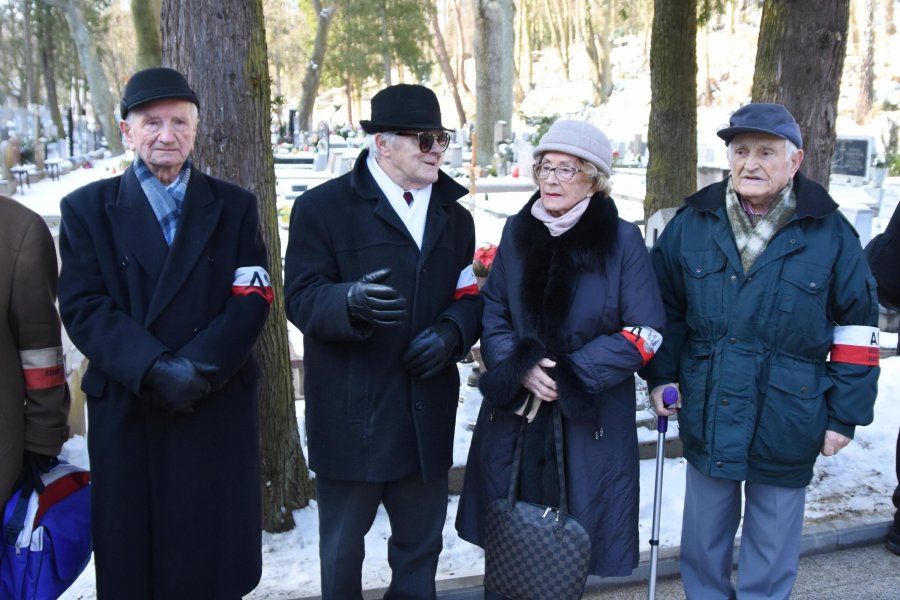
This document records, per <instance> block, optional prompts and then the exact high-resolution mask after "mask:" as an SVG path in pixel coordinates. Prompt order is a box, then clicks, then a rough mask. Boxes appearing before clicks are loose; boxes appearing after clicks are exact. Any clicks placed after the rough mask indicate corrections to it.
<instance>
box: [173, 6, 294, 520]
mask: <svg viewBox="0 0 900 600" xmlns="http://www.w3.org/2000/svg"><path fill="white" fill-rule="evenodd" d="M161 21H162V25H163V27H162V31H163V35H162V49H163V59H164V61H163V62H164V63H166V64H168V65H171V66H172V67H173V68H175V69H177V70H178V71H180V72H181V73H183V74H184V76H185V77H186V78H187V80H188V81H189V82H190V83H191V86H192V87H193V89H194V90H195V91H196V92H197V95H198V96H199V97H200V105H201V112H200V129H199V132H198V134H197V141H196V145H195V147H194V152H193V157H194V162H195V164H196V167H197V169H199V170H200V171H201V172H203V173H207V174H209V175H213V176H216V177H221V178H223V179H227V180H229V181H233V182H235V183H237V184H238V185H241V186H243V187H245V188H247V189H248V190H250V191H251V192H253V193H254V194H256V197H257V199H258V201H259V217H260V225H261V229H262V235H263V238H264V240H265V242H266V244H267V246H268V247H269V254H270V259H269V263H270V264H269V270H270V274H271V280H272V291H273V292H274V296H275V301H274V302H273V304H272V310H271V312H270V313H269V319H268V321H267V322H266V326H265V328H264V329H263V332H262V335H261V336H260V339H259V341H258V342H257V344H256V348H255V349H254V355H255V356H256V359H257V362H258V363H259V365H260V367H261V370H262V376H261V378H260V382H259V394H260V427H261V430H262V431H261V443H262V482H261V483H262V496H263V528H264V529H265V530H266V531H272V532H274V531H287V530H289V529H291V528H293V527H294V519H293V511H294V510H295V509H298V508H302V507H304V506H306V505H307V504H308V503H309V498H310V496H311V494H312V485H311V482H310V480H309V471H308V470H307V467H306V461H305V460H304V458H303V454H302V452H301V450H300V436H299V432H298V430H297V417H296V412H295V409H294V401H295V399H294V388H293V384H292V383H291V365H290V351H289V349H288V338H287V321H286V318H285V313H284V284H283V278H282V268H281V243H280V239H279V229H278V223H277V220H276V211H275V168H274V157H273V154H272V147H271V145H270V144H269V135H270V132H269V121H270V108H271V107H270V103H269V73H268V64H267V59H266V40H265V30H264V26H263V12H262V2H261V0H199V1H198V0H193V1H192V0H165V2H164V3H163V7H162V19H161ZM210 56H216V57H217V59H216V60H208V58H209V57H210Z"/></svg>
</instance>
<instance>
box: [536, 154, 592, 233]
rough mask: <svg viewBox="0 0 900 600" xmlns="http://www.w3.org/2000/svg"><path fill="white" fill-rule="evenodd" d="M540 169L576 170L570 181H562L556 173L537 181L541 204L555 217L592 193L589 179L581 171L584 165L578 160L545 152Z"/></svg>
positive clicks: (568, 155) (564, 212)
mask: <svg viewBox="0 0 900 600" xmlns="http://www.w3.org/2000/svg"><path fill="white" fill-rule="evenodd" d="M541 167H547V168H550V169H555V168H557V167H569V168H572V169H578V171H577V172H576V173H575V176H574V177H573V178H572V179H571V181H562V180H561V179H560V178H559V176H558V175H557V171H552V172H550V174H549V175H548V176H547V178H546V179H538V185H539V186H540V189H541V204H543V205H544V208H545V209H547V212H549V213H550V214H551V215H553V216H555V217H559V216H562V215H564V214H566V213H567V212H569V210H570V209H571V208H572V207H573V206H575V205H576V204H578V203H579V202H581V201H582V200H584V199H585V198H587V197H588V196H590V195H592V194H593V193H594V189H593V184H592V182H591V178H590V176H589V175H588V174H587V173H585V172H584V171H583V170H582V169H583V168H584V165H583V163H582V162H581V159H580V158H577V157H575V156H572V155H571V154H565V153H563V152H546V153H545V154H544V157H543V159H541Z"/></svg>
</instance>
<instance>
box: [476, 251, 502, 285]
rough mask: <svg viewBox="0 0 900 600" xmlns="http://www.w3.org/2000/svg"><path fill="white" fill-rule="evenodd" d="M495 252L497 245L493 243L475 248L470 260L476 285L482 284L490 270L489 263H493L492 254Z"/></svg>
mask: <svg viewBox="0 0 900 600" xmlns="http://www.w3.org/2000/svg"><path fill="white" fill-rule="evenodd" d="M496 254H497V246H495V245H494V244H486V245H484V246H481V247H480V248H478V249H477V250H475V257H474V259H473V260H472V271H473V272H474V273H475V279H476V280H477V281H478V287H479V288H480V287H481V286H482V285H484V281H485V279H487V276H488V274H489V273H490V272H491V265H493V264H494V256H495V255H496Z"/></svg>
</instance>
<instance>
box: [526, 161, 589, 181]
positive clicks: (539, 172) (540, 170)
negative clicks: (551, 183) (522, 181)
mask: <svg viewBox="0 0 900 600" xmlns="http://www.w3.org/2000/svg"><path fill="white" fill-rule="evenodd" d="M582 171H584V169H576V168H575V167H565V166H563V167H551V166H550V165H547V164H541V165H534V176H535V177H537V178H538V179H547V178H548V177H550V173H556V178H557V179H558V180H560V181H572V178H574V177H575V175H576V174H577V173H580V172H582Z"/></svg>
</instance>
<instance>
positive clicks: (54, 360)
mask: <svg viewBox="0 0 900 600" xmlns="http://www.w3.org/2000/svg"><path fill="white" fill-rule="evenodd" d="M19 360H20V361H21V363H22V376H23V377H24V378H25V389H26V390H46V389H49V388H53V387H56V386H59V385H63V384H64V383H66V366H65V364H64V362H63V352H62V348H60V347H59V346H55V347H52V348H38V349H36V350H22V351H21V352H19Z"/></svg>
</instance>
